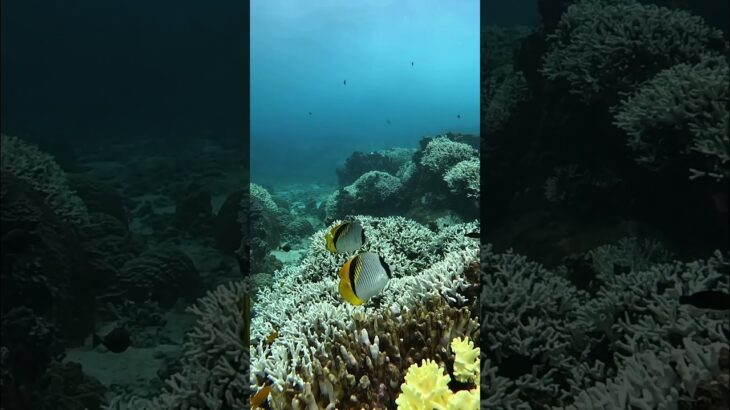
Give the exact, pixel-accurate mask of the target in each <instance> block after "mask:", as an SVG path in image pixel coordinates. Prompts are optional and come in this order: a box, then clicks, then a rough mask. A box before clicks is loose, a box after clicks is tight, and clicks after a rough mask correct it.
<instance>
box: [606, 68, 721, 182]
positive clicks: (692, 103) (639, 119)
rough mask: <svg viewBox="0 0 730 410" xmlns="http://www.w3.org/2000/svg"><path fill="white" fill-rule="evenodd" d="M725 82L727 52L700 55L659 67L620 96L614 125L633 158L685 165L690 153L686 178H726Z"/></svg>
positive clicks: (661, 164) (653, 165)
mask: <svg viewBox="0 0 730 410" xmlns="http://www.w3.org/2000/svg"><path fill="white" fill-rule="evenodd" d="M728 82H730V70H729V69H728V61H727V59H726V57H705V58H703V59H702V61H700V62H699V63H697V64H695V65H691V64H686V63H682V64H677V65H675V66H672V67H670V68H668V69H666V70H663V71H661V72H659V73H658V74H657V75H656V76H655V77H654V78H652V79H650V80H649V81H647V82H645V83H644V84H642V85H641V86H640V87H639V88H638V89H637V90H636V91H635V92H634V93H633V94H632V95H631V96H630V97H629V98H627V99H625V100H623V101H622V102H621V104H620V105H619V106H618V108H617V112H616V122H615V124H616V126H618V127H619V128H621V129H622V130H623V131H624V132H625V133H626V135H627V137H628V138H627V144H628V146H629V147H631V149H632V150H633V151H634V152H635V153H636V161H637V162H639V163H641V164H643V165H646V166H648V167H651V168H653V169H660V170H661V169H666V168H668V167H671V164H672V163H678V164H680V166H686V164H687V162H688V157H690V158H689V159H690V162H689V164H690V166H691V167H692V174H691V177H697V176H700V175H707V176H710V177H713V178H716V179H724V178H728V176H730V171H729V170H728V163H729V162H730V154H729V150H730V137H729V136H728V126H730V105H728V101H729V98H730V92H729V91H728V87H727V84H728ZM692 154H694V155H697V154H699V157H700V158H699V160H698V159H694V158H691V156H692ZM688 172H689V171H688Z"/></svg>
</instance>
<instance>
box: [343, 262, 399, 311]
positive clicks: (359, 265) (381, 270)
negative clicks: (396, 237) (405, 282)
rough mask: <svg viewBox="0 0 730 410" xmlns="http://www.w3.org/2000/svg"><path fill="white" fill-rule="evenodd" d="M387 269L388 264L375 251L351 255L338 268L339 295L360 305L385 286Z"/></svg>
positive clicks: (387, 276) (387, 279)
mask: <svg viewBox="0 0 730 410" xmlns="http://www.w3.org/2000/svg"><path fill="white" fill-rule="evenodd" d="M388 271H389V268H388V264H387V263H385V261H384V260H383V258H381V257H380V256H379V255H378V254H376V253H373V252H363V253H361V254H358V255H356V256H353V257H352V258H350V259H349V260H348V261H347V262H345V264H344V265H343V266H342V268H341V269H340V274H339V276H340V285H339V292H340V295H341V296H342V298H343V299H345V301H347V302H349V303H351V304H353V305H362V304H363V303H365V302H367V301H368V299H370V298H371V297H373V296H375V295H377V294H378V293H380V292H381V291H382V290H383V289H384V288H385V286H386V285H387V283H388V281H389V280H390V277H389V275H388ZM356 290H357V291H356Z"/></svg>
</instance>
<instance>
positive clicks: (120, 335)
mask: <svg viewBox="0 0 730 410" xmlns="http://www.w3.org/2000/svg"><path fill="white" fill-rule="evenodd" d="M100 344H102V345H104V347H106V348H107V349H109V351H110V352H113V353H122V352H123V351H125V350H127V348H128V347H129V345H131V344H132V342H131V340H130V338H129V331H127V329H126V328H125V327H124V326H119V327H117V328H115V329H114V330H112V331H111V332H109V333H107V335H106V336H104V337H103V338H102V337H99V335H97V334H96V333H94V336H92V347H96V346H99V345H100Z"/></svg>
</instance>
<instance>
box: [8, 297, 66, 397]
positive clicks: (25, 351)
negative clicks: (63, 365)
mask: <svg viewBox="0 0 730 410" xmlns="http://www.w3.org/2000/svg"><path fill="white" fill-rule="evenodd" d="M3 313H4V314H3V316H2V383H1V384H2V398H3V400H2V403H3V404H2V405H3V408H4V409H8V410H16V409H17V410H21V409H22V410H25V409H29V408H32V404H31V403H32V402H33V400H34V397H33V396H34V394H33V387H34V386H35V385H36V384H37V383H38V382H39V380H40V379H41V378H42V377H43V375H44V373H45V372H46V369H47V367H48V364H49V363H50V362H51V360H53V358H54V357H56V356H58V355H60V354H61V353H62V352H63V347H62V346H61V344H60V343H59V334H58V330H57V328H56V327H55V326H54V325H52V324H51V323H49V322H48V321H47V320H45V319H43V318H41V317H39V316H37V315H35V314H34V313H33V312H32V311H31V310H30V309H28V308H26V307H19V308H14V309H12V310H10V311H8V312H3Z"/></svg>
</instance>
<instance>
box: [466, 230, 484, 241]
mask: <svg viewBox="0 0 730 410" xmlns="http://www.w3.org/2000/svg"><path fill="white" fill-rule="evenodd" d="M464 236H466V237H467V238H474V239H479V238H481V237H482V235H481V234H480V233H479V232H476V231H475V232H467V233H465V234H464Z"/></svg>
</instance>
